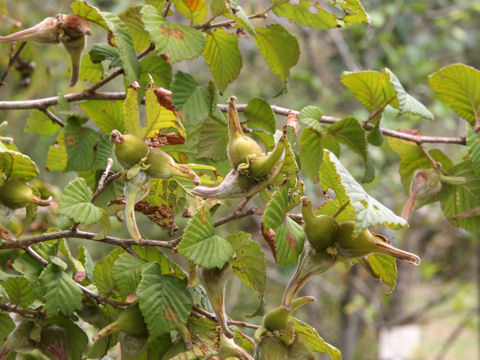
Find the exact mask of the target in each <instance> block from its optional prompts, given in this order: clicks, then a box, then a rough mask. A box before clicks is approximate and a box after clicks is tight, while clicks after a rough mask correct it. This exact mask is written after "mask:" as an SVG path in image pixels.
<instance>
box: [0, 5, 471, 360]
mask: <svg viewBox="0 0 480 360" xmlns="http://www.w3.org/2000/svg"><path fill="white" fill-rule="evenodd" d="M70 3H71V2H70V1H65V0H50V1H40V0H15V1H9V0H3V1H1V0H0V8H1V9H3V10H5V11H4V12H3V14H0V32H1V33H2V34H6V33H8V32H12V31H14V30H16V29H18V28H23V27H28V26H31V25H32V24H36V23H38V22H39V21H41V20H42V19H43V18H45V17H47V16H51V15H53V14H56V13H68V12H69V11H70V9H69V6H70ZM90 3H91V4H92V5H95V6H98V7H99V8H101V9H102V10H107V11H111V12H113V13H120V12H122V11H123V10H124V9H126V8H127V7H128V6H131V5H135V4H137V3H139V2H136V1H125V0H98V1H93V0H92V1H90ZM242 3H243V5H244V8H245V10H246V11H247V13H254V12H255V11H256V10H258V9H262V8H266V7H267V6H268V2H266V1H249V2H247V1H244V2H242ZM362 3H363V5H364V7H365V9H366V11H367V12H368V13H369V15H370V17H371V25H370V26H367V25H365V24H358V25H354V26H351V27H348V28H345V29H333V30H328V31H323V30H313V29H307V28H303V27H299V26H297V25H293V24H289V23H288V21H287V20H286V19H285V18H281V19H276V20H277V21H279V22H280V23H282V25H284V26H286V27H287V28H288V30H289V31H291V32H292V33H294V34H295V35H296V36H297V37H298V39H299V41H300V49H301V56H300V61H299V63H298V64H297V66H295V67H294V68H293V69H292V71H291V78H290V81H289V82H288V84H287V86H286V88H283V87H282V84H281V82H280V80H279V79H278V78H277V77H275V76H274V75H273V74H272V73H271V71H270V70H269V69H268V66H267V64H266V63H265V61H264V59H263V58H262V57H261V56H260V53H259V52H258V50H257V49H256V47H255V44H254V42H253V41H252V40H251V39H248V38H240V46H241V49H242V55H243V62H244V66H243V68H242V73H241V74H240V76H239V77H238V78H237V80H235V81H234V82H233V84H232V85H230V86H229V87H228V88H227V90H226V92H225V94H224V98H222V99H221V101H225V100H226V99H227V98H228V96H230V95H232V94H235V95H236V96H237V97H238V99H239V103H246V102H248V100H249V99H251V98H253V97H256V96H260V97H262V98H264V99H265V100H267V101H268V102H270V103H271V104H276V105H280V106H284V107H287V108H293V109H297V110H300V109H301V108H302V107H304V106H306V105H316V106H318V107H319V108H320V109H322V111H323V113H324V114H325V115H332V116H340V117H342V116H352V115H353V116H355V117H357V119H359V120H364V119H365V118H366V117H367V115H368V114H367V113H366V111H365V109H363V108H362V107H361V105H360V104H359V103H358V102H357V101H356V100H355V99H354V98H353V97H352V96H351V94H350V93H349V91H348V90H347V89H346V88H345V87H344V86H343V85H342V84H341V82H340V75H341V73H342V72H343V71H355V70H377V71H379V70H381V69H382V68H384V67H388V68H390V69H391V70H392V71H393V72H394V73H395V74H396V75H397V76H398V78H399V79H400V81H401V82H402V84H403V85H404V86H405V88H406V90H407V91H408V92H409V93H410V94H412V95H413V96H414V97H416V98H418V99H419V100H420V101H421V102H423V103H424V104H425V105H426V106H427V107H428V108H429V109H430V110H431V111H432V112H433V113H434V114H435V117H436V119H435V121H434V122H426V121H423V122H419V121H418V120H412V119H411V118H408V117H400V118H399V117H397V115H396V112H395V111H386V113H385V115H384V118H383V120H382V121H383V122H382V126H383V127H386V128H390V129H404V128H411V129H417V130H420V131H422V132H423V133H424V134H427V135H439V136H441V135H444V136H458V135H464V133H465V126H464V122H463V120H459V119H458V117H457V116H456V115H455V114H454V113H453V112H452V111H451V110H450V109H449V108H448V107H447V105H446V104H444V103H442V102H440V101H439V100H438V99H436V98H435V96H434V93H433V90H431V88H430V87H429V86H428V84H427V76H428V75H429V74H431V73H433V72H434V71H436V70H438V69H439V68H441V67H442V66H444V65H447V64H451V63H455V62H461V63H464V64H467V65H471V66H474V67H476V68H477V69H478V68H480V41H479V39H480V23H479V21H478V19H479V17H480V2H478V1H472V0H424V1H421V0H399V1H385V0H383V1H381V0H363V1H362ZM174 16H176V19H178V21H183V20H184V19H183V18H182V16H180V15H179V14H176V15H174ZM271 16H274V15H273V14H272V15H271ZM267 21H268V20H267ZM91 26H92V30H93V33H94V34H93V36H92V37H90V38H89V44H88V46H87V51H88V49H89V48H90V47H91V46H92V45H93V44H94V43H96V42H106V40H107V39H106V33H105V31H103V30H101V29H100V28H99V27H98V26H97V25H95V24H92V25H91ZM10 51H11V50H10V46H9V44H1V45H0V73H3V70H4V68H5V66H6V64H7V62H8V57H9V53H10ZM68 63H69V62H68V60H67V59H66V57H65V55H64V50H63V49H62V48H61V46H60V45H58V46H56V47H55V46H53V47H52V46H49V47H48V49H47V48H45V47H42V46H41V45H36V44H33V45H32V44H29V45H27V47H26V49H25V50H24V51H23V52H22V54H21V64H22V65H21V66H17V68H16V69H15V70H14V71H12V72H11V73H10V74H9V76H8V78H7V83H8V85H7V86H4V87H0V100H21V99H34V98H40V97H47V96H54V95H56V94H58V93H64V94H65V93H68V92H73V91H81V90H82V89H83V88H85V87H86V85H87V84H86V83H85V82H82V81H80V82H79V83H78V84H77V85H76V86H75V87H74V88H73V89H70V88H68V80H67V79H68V74H67V71H68V66H69V64H68ZM173 70H174V72H176V71H178V70H182V71H187V72H189V73H191V74H193V75H194V76H195V79H196V80H197V81H198V82H199V83H200V84H202V85H207V83H208V80H209V78H210V73H209V70H208V68H207V66H206V64H205V63H204V62H203V58H199V59H197V60H195V61H183V62H181V63H178V64H175V66H174V67H173ZM102 90H105V91H120V90H123V84H122V83H121V80H116V81H114V82H112V83H110V84H108V85H107V86H106V87H105V88H102ZM29 113H30V112H29V111H19V110H15V111H2V113H1V115H2V119H1V120H2V121H3V120H8V121H9V124H10V125H9V127H8V135H12V136H14V137H15V139H16V143H17V145H18V147H19V148H20V150H21V151H22V152H24V153H26V154H28V155H30V156H31V157H32V158H33V160H34V161H35V162H36V163H37V164H38V165H39V168H40V169H41V175H40V178H41V179H42V180H44V181H46V182H47V183H50V184H54V185H55V186H57V187H58V188H60V189H61V188H63V186H64V185H65V184H66V183H67V182H68V181H69V180H70V179H71V178H72V177H73V176H74V174H73V173H71V174H68V175H67V176H65V175H63V174H59V173H55V172H53V173H52V172H50V173H49V172H47V171H45V163H46V155H47V151H48V147H49V146H50V145H51V144H52V142H53V141H54V140H55V139H54V138H53V137H49V136H38V135H37V134H35V133H29V132H24V126H25V124H26V120H27V118H28V116H29ZM284 121H285V118H281V117H277V127H278V128H280V127H281V126H283V122H284ZM92 126H94V125H93V123H92ZM427 148H440V149H441V150H442V151H444V152H445V153H446V154H447V155H448V156H450V157H451V158H452V160H453V161H458V160H459V159H460V158H461V157H463V156H464V155H465V149H464V148H463V147H461V146H459V145H431V146H427ZM342 150H343V149H342ZM369 150H370V157H371V159H372V162H373V164H374V167H375V170H376V178H375V180H374V181H373V182H372V183H369V184H365V188H366V190H367V191H368V192H369V193H370V194H371V195H373V196H374V197H375V198H377V199H379V200H380V201H382V202H383V203H384V204H385V205H387V206H388V207H390V208H392V209H394V210H395V211H396V212H397V213H399V212H400V211H401V208H402V206H403V204H404V202H405V201H406V199H407V194H406V193H405V190H404V189H403V187H402V185H401V182H400V176H399V173H398V163H399V159H398V155H397V154H396V153H394V152H393V151H392V150H391V149H390V148H389V146H388V144H387V142H386V141H384V143H383V145H382V146H381V147H380V148H375V147H373V146H370V147H369ZM351 155H352V154H351V153H349V152H348V150H347V149H344V151H343V153H342V156H341V160H342V162H343V163H344V164H345V165H346V166H347V167H348V169H349V170H350V171H351V172H352V173H353V174H354V175H356V176H357V179H360V178H361V174H362V172H363V164H362V163H361V161H360V160H359V159H358V157H356V156H351ZM303 179H305V182H306V188H307V189H308V193H307V195H308V196H310V197H312V198H314V199H315V198H317V199H318V198H319V195H320V187H319V186H318V185H314V184H311V183H309V180H308V179H307V177H306V176H304V177H303ZM316 205H319V203H318V201H317V204H316ZM139 216H140V215H139ZM42 219H43V220H42ZM141 220H142V221H141V226H142V229H144V230H142V231H143V232H144V233H145V234H146V236H147V237H149V236H150V237H152V238H155V239H163V238H167V237H168V234H167V233H166V231H164V230H162V229H161V228H159V227H154V225H152V223H150V222H148V220H146V218H142V219H141ZM177 220H178V225H180V226H182V225H184V224H185V223H186V219H182V218H181V217H179V219H177ZM37 221H48V219H44V218H42V216H39V220H37ZM255 221H258V219H255V218H248V219H244V220H241V221H239V222H235V223H231V224H229V225H228V226H224V227H221V228H219V232H220V233H221V232H224V233H225V234H226V233H228V232H229V227H230V229H232V228H233V227H235V228H236V229H237V230H244V231H248V232H252V233H253V235H254V238H256V239H257V240H258V241H259V242H260V243H261V244H262V246H263V247H264V248H265V252H266V254H267V260H268V261H269V262H270V265H273V258H272V257H271V255H270V251H269V250H268V248H267V246H266V244H265V242H264V241H263V239H262V238H261V236H260V234H259V233H258V228H259V226H258V225H259V224H258V223H255ZM57 225H59V224H57ZM117 225H118V226H117V228H116V230H115V229H114V230H115V231H116V232H117V234H119V235H125V234H124V233H123V232H124V230H123V226H121V224H117ZM39 226H40V225H39ZM382 230H383V231H384V229H380V231H382ZM387 235H388V237H390V238H392V242H393V243H395V244H399V245H400V246H401V247H402V248H404V249H406V250H408V251H411V252H414V253H417V254H419V255H420V256H421V258H422V265H421V266H420V267H419V268H414V267H412V266H409V265H405V264H403V263H398V264H397V265H398V267H399V271H398V283H397V284H398V285H397V288H396V290H395V292H394V293H393V294H391V295H389V296H386V295H385V293H384V291H383V290H384V289H382V287H381V285H379V284H378V283H377V282H375V281H373V280H370V279H368V277H367V276H366V274H365V273H364V272H363V270H362V269H360V268H356V267H355V266H354V267H353V268H350V269H348V268H347V267H346V266H337V267H335V268H334V269H332V270H331V271H329V272H328V273H327V275H326V276H324V277H317V278H316V279H314V280H312V281H311V282H309V283H308V285H307V286H306V287H305V289H304V290H303V293H304V294H308V295H313V296H315V297H316V298H317V302H316V303H313V304H310V305H308V306H306V307H305V310H304V312H303V313H302V314H300V316H299V317H300V318H304V319H308V321H309V323H310V324H311V325H312V326H314V327H315V328H316V329H317V330H318V331H319V333H320V334H321V335H322V336H323V337H324V338H325V339H327V340H328V341H329V342H330V343H332V344H334V345H335V346H337V347H338V348H339V349H341V351H342V353H343V356H344V359H345V360H351V359H375V358H377V353H378V338H379V332H380V330H381V329H382V328H385V327H391V326H398V325H404V324H418V325H419V326H421V330H422V334H421V336H422V338H421V339H422V341H421V346H420V348H419V350H418V353H417V355H416V357H414V359H475V358H478V356H479V354H478V346H477V340H478V316H477V315H478V311H477V310H476V309H477V308H478V303H477V297H478V296H477V284H478V282H479V279H478V271H477V270H476V269H477V268H478V255H479V254H480V245H479V241H478V239H477V238H475V237H473V236H472V235H469V234H468V233H466V232H464V231H462V230H459V229H456V228H453V227H452V226H451V225H449V224H448V222H447V221H446V220H445V219H444V218H443V215H442V214H441V211H440V209H439V205H438V204H432V205H428V206H426V207H424V208H421V209H420V210H416V211H415V212H414V214H413V216H411V220H410V228H409V229H406V230H401V231H396V232H388V233H387ZM76 241H78V242H80V241H79V240H76ZM85 245H86V246H88V247H89V250H90V252H91V253H92V255H93V256H94V257H95V258H96V259H99V258H101V257H102V256H103V255H104V254H105V253H106V251H108V250H109V249H108V246H107V245H104V244H98V245H97V244H95V245H92V244H91V243H88V244H85ZM293 270H294V268H293V267H287V268H282V267H278V266H271V267H269V271H268V272H267V278H268V281H267V291H266V303H267V304H272V306H274V305H275V304H278V302H279V301H280V295H281V294H282V292H283V289H284V287H285V285H286V283H287V281H288V278H289V276H290V274H291V273H292V272H293ZM228 291H229V296H228V303H227V308H228V309H229V313H230V314H231V315H232V317H234V318H236V319H242V317H243V314H245V313H250V312H251V311H253V309H255V307H256V301H257V298H256V296H254V294H253V293H252V292H251V290H248V289H247V288H245V287H244V286H243V285H241V284H240V282H239V280H238V279H233V280H232V281H231V283H230V286H229V290H228ZM240 300H241V301H240ZM249 321H250V322H259V321H260V318H258V317H257V318H253V319H250V320H249Z"/></svg>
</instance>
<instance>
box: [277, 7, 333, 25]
mask: <svg viewBox="0 0 480 360" xmlns="http://www.w3.org/2000/svg"><path fill="white" fill-rule="evenodd" d="M273 12H274V13H275V15H277V16H284V17H286V18H287V19H289V20H291V21H293V22H294V23H295V24H297V25H303V26H309V27H312V28H315V29H322V30H326V29H330V28H335V27H337V26H338V25H337V18H336V17H335V15H333V14H330V13H329V12H327V11H325V10H324V9H322V8H321V7H320V6H318V5H317V4H316V3H315V2H312V1H307V0H300V1H299V2H296V4H295V5H292V4H290V2H288V1H284V2H283V3H282V4H279V5H277V6H275V7H274V8H273Z"/></svg>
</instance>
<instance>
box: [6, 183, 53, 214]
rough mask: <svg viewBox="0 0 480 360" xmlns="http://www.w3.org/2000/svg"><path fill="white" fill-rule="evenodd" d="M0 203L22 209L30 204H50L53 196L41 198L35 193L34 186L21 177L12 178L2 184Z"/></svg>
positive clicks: (11, 207)
mask: <svg viewBox="0 0 480 360" xmlns="http://www.w3.org/2000/svg"><path fill="white" fill-rule="evenodd" d="M0 203H3V204H4V205H6V206H7V207H9V208H10V209H20V208H23V207H25V206H27V205H28V204H35V205H38V206H49V205H50V204H51V203H52V198H51V197H50V198H48V199H40V198H39V197H38V196H35V195H34V194H33V191H32V188H31V187H30V186H29V185H28V184H27V183H26V182H25V181H23V180H21V179H11V180H7V181H5V182H4V183H3V184H2V185H0Z"/></svg>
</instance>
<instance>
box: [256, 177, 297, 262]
mask: <svg viewBox="0 0 480 360" xmlns="http://www.w3.org/2000/svg"><path fill="white" fill-rule="evenodd" d="M289 210H290V206H289V195H288V189H287V187H286V186H282V187H280V188H279V189H278V190H277V191H276V192H275V193H274V194H273V195H272V197H271V200H270V202H269V203H268V204H267V208H266V210H265V212H264V214H263V224H264V227H265V231H266V230H268V229H273V230H274V231H275V252H276V254H275V259H276V262H277V264H280V265H291V264H295V263H296V262H297V258H298V255H300V253H301V252H302V249H303V243H304V240H305V233H304V231H303V228H302V227H301V226H300V225H298V224H297V223H296V222H295V221H293V220H292V219H290V218H289V217H288V216H286V214H287V211H289Z"/></svg>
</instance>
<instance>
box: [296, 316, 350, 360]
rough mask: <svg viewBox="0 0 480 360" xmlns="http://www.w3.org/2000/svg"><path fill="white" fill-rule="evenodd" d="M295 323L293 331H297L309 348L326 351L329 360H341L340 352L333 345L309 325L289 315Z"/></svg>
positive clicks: (321, 351)
mask: <svg viewBox="0 0 480 360" xmlns="http://www.w3.org/2000/svg"><path fill="white" fill-rule="evenodd" d="M290 319H293V321H294V323H295V331H297V332H298V333H299V334H300V335H301V336H302V337H303V339H304V340H305V342H306V343H307V344H308V346H310V349H311V350H312V351H315V352H320V353H327V354H328V356H330V360H341V359H342V354H341V353H340V350H338V349H337V348H336V347H335V346H333V345H330V344H329V343H327V342H326V341H325V340H323V339H322V338H321V337H320V335H318V332H317V330H315V329H314V328H313V327H311V326H310V325H308V324H306V323H304V322H303V321H300V320H298V319H295V318H293V317H291V318H290Z"/></svg>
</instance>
